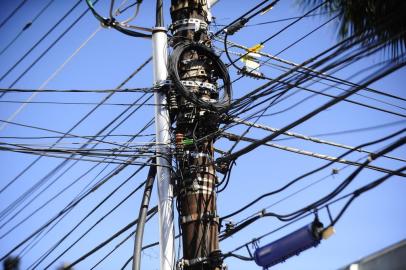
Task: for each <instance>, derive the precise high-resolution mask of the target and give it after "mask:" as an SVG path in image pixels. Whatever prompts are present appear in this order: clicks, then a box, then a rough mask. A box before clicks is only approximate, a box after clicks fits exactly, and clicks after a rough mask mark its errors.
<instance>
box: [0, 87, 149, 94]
mask: <svg viewBox="0 0 406 270" xmlns="http://www.w3.org/2000/svg"><path fill="white" fill-rule="evenodd" d="M2 92H3V93H4V92H5V93H13V92H15V93H32V92H41V93H92V94H105V93H111V92H115V93H153V92H154V88H150V87H144V88H126V89H120V91H118V92H117V89H95V90H93V89H88V90H82V89H66V90H63V89H40V90H39V89H10V88H0V93H2Z"/></svg>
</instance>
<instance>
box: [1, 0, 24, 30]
mask: <svg viewBox="0 0 406 270" xmlns="http://www.w3.org/2000/svg"><path fill="white" fill-rule="evenodd" d="M26 2H27V0H23V1H22V2H21V3H20V4H19V5H18V6H17V7H16V8H15V9H14V10H13V11H12V12H11V13H10V14H9V15H8V16H7V17H6V18H5V19H4V20H3V21H1V23H0V29H1V28H2V27H3V26H4V25H5V24H6V23H7V22H8V21H9V20H10V19H11V18H12V17H13V16H14V15H15V14H16V13H17V12H18V11H19V10H20V8H22V7H23V6H24V5H25V3H26Z"/></svg>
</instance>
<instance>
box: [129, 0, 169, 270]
mask: <svg viewBox="0 0 406 270" xmlns="http://www.w3.org/2000/svg"><path fill="white" fill-rule="evenodd" d="M158 2H161V5H162V1H158ZM161 12H162V11H161ZM157 15H158V14H157ZM152 163H156V158H155V160H153V161H152ZM156 171H157V169H156V166H151V167H149V171H148V176H147V180H146V183H145V190H144V194H143V196H142V201H141V205H140V210H139V211H138V223H137V230H136V233H135V242H134V254H133V265H132V268H133V270H140V269H141V268H140V267H141V249H142V239H143V237H144V227H145V221H146V218H147V211H148V207H149V201H150V199H151V193H152V188H153V186H154V179H155V176H156Z"/></svg>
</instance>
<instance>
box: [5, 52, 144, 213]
mask: <svg viewBox="0 0 406 270" xmlns="http://www.w3.org/2000/svg"><path fill="white" fill-rule="evenodd" d="M151 60H152V57H150V58H148V59H147V60H146V61H145V62H144V63H142V64H141V65H140V66H139V67H138V68H137V69H136V70H135V71H134V72H132V73H131V74H130V75H129V76H128V77H127V78H126V79H125V80H124V81H123V82H122V83H120V84H119V85H118V86H117V90H118V89H120V88H121V87H123V86H124V85H125V84H126V83H127V82H128V81H129V80H131V79H132V78H133V77H134V76H135V75H136V74H137V73H138V72H139V71H141V70H142V69H143V68H144V67H145V66H146V65H147V64H148V63H149V62H150V61H151ZM114 93H115V92H111V93H109V94H108V95H107V96H105V97H104V98H103V99H102V100H101V101H100V103H99V104H98V105H96V106H95V107H94V108H92V109H91V110H90V111H89V112H87V113H86V114H85V115H84V116H83V117H82V118H81V119H80V120H79V121H78V122H76V123H75V124H74V125H73V126H72V127H71V128H70V129H69V130H68V131H67V132H66V134H69V133H71V132H72V131H73V130H74V129H75V128H76V127H78V126H79V125H80V124H81V123H82V122H83V121H85V120H86V119H87V118H88V117H89V116H90V115H91V114H92V113H93V112H95V111H96V110H97V109H98V108H99V107H100V106H101V104H103V103H105V102H106V101H107V100H108V99H109V98H110V97H111V96H113V94H114ZM137 102H138V101H137ZM128 109H129V107H128V108H127V109H126V110H128ZM126 110H125V111H126ZM125 111H124V112H125ZM110 124H111V123H110ZM108 126H109V125H108ZM103 132H104V129H102V130H101V131H100V132H98V134H97V135H100V134H101V133H103ZM64 137H65V135H64V136H63V137H62V138H60V139H58V140H57V141H56V143H58V142H60V141H61V140H62V139H63V138H64ZM40 159H41V157H38V158H37V159H35V160H34V161H33V162H31V163H30V164H29V165H28V166H27V167H26V168H25V169H23V170H22V171H21V172H20V173H19V174H18V175H17V176H16V177H14V178H13V179H12V180H11V181H10V182H9V183H8V184H7V185H6V186H5V187H3V188H2V189H1V191H0V193H1V192H3V191H4V190H5V189H7V188H8V187H9V186H10V185H11V184H12V183H14V182H15V181H16V180H17V179H18V178H20V177H21V176H22V175H23V174H25V173H26V172H27V171H28V170H29V169H30V168H31V167H32V166H34V165H35V164H36V163H37V162H38V161H39V160H40ZM0 215H1V214H0Z"/></svg>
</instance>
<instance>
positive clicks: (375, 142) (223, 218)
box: [221, 129, 406, 220]
mask: <svg viewBox="0 0 406 270" xmlns="http://www.w3.org/2000/svg"><path fill="white" fill-rule="evenodd" d="M405 131H406V129H402V130H400V131H397V132H395V133H392V134H390V135H388V136H385V137H383V138H379V139H378V140H374V141H371V142H367V143H364V144H361V145H359V146H357V147H355V148H354V149H351V150H348V151H346V152H345V153H343V154H342V155H340V156H339V157H337V159H340V158H343V157H345V156H346V155H348V154H350V153H352V152H354V151H356V149H359V148H364V147H366V146H370V145H373V144H377V143H381V142H383V141H386V140H389V139H391V138H394V137H396V136H398V135H400V134H402V133H404V132H405ZM334 163H335V161H330V162H327V163H326V164H324V165H322V166H320V167H318V168H316V169H314V170H311V171H309V172H307V173H305V174H303V175H301V176H299V177H296V178H295V179H293V180H291V181H289V182H288V183H287V184H286V185H284V186H283V187H281V188H279V189H276V190H274V191H271V192H268V193H265V194H263V195H261V196H259V197H258V198H256V199H255V200H253V201H251V202H250V203H248V204H246V205H245V206H244V207H242V208H240V209H238V210H236V211H234V212H232V213H231V214H228V215H225V216H223V217H221V220H225V219H228V218H230V217H232V216H234V215H237V214H239V213H241V212H242V211H244V210H246V209H248V208H249V207H250V206H252V205H254V204H255V203H257V202H259V201H260V200H262V199H263V198H266V197H269V196H271V195H274V194H277V193H280V192H282V191H283V190H285V189H287V188H288V187H290V186H291V185H293V184H295V183H297V182H298V181H300V180H301V179H303V178H305V177H308V176H310V175H312V174H314V173H317V172H319V171H321V170H323V169H325V168H327V167H328V166H330V165H332V164H334Z"/></svg>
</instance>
